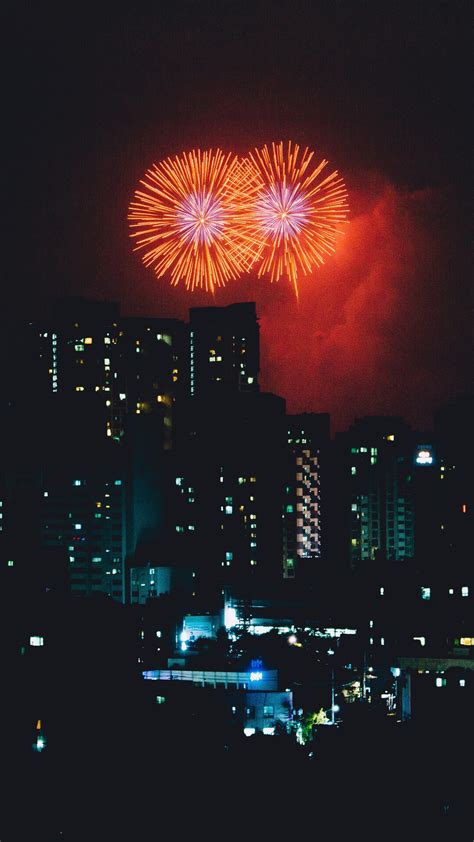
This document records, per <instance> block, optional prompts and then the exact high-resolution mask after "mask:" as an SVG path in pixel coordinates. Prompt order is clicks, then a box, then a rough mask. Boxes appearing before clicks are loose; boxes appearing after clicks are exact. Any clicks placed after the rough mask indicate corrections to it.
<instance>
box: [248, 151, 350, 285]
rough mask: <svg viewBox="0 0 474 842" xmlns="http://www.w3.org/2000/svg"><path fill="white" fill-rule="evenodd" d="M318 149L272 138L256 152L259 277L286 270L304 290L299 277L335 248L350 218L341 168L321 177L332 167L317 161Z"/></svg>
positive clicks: (253, 224)
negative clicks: (275, 140)
mask: <svg viewBox="0 0 474 842" xmlns="http://www.w3.org/2000/svg"><path fill="white" fill-rule="evenodd" d="M313 155H314V153H313V152H310V151H309V149H308V148H306V149H305V150H304V152H303V153H302V154H300V148H299V146H298V145H297V144H292V142H291V141H289V142H288V144H287V145H286V147H284V145H283V143H282V142H280V143H278V144H275V143H272V147H271V149H269V148H268V146H266V145H265V146H264V147H263V149H260V150H259V149H256V150H255V154H253V153H250V160H251V162H252V164H253V167H254V176H253V181H254V183H255V184H256V185H258V188H257V194H256V198H255V200H254V202H253V204H252V210H251V213H250V217H249V234H252V235H253V238H254V240H255V241H256V242H257V243H262V241H263V245H260V247H259V257H260V265H259V269H258V277H259V278H260V277H261V276H262V275H263V274H268V275H270V279H271V281H278V280H279V278H280V277H281V276H282V275H286V277H288V279H289V280H290V281H291V283H292V284H293V286H294V288H295V292H296V295H298V285H297V277H298V274H299V273H301V274H303V275H307V274H308V273H310V272H311V271H312V270H313V269H314V268H315V267H318V266H321V265H322V264H323V263H324V258H325V257H326V256H327V255H330V254H332V253H333V252H334V251H335V248H334V245H335V242H336V239H337V236H338V234H339V233H340V225H341V223H343V222H344V221H345V219H346V215H347V211H348V204H347V191H346V188H345V186H344V182H343V180H342V178H340V177H339V175H338V173H337V171H334V172H332V173H331V174H330V175H327V176H325V177H321V174H322V172H323V170H324V169H325V167H326V166H327V163H328V162H327V161H326V160H322V161H320V163H319V164H317V165H312V163H311V162H312V159H313Z"/></svg>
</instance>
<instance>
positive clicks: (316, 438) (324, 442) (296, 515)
mask: <svg viewBox="0 0 474 842" xmlns="http://www.w3.org/2000/svg"><path fill="white" fill-rule="evenodd" d="M286 422H287V435H288V473H287V481H286V487H285V506H284V556H283V567H284V575H285V577H287V578H293V577H294V576H295V574H296V569H297V566H298V562H301V561H302V560H303V559H316V558H320V557H321V555H322V551H323V514H322V504H321V494H322V489H321V485H322V479H321V478H322V472H323V470H324V462H325V460H326V457H327V449H328V445H329V415H328V414H326V413H321V414H311V413H303V414H301V415H288V416H287V418H286Z"/></svg>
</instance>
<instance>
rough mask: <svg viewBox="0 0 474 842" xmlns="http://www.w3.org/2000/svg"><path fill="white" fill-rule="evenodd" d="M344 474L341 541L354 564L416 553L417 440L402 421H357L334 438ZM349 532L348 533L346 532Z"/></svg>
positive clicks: (377, 418)
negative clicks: (414, 484) (414, 441)
mask: <svg viewBox="0 0 474 842" xmlns="http://www.w3.org/2000/svg"><path fill="white" fill-rule="evenodd" d="M336 448H337V451H338V461H339V469H340V472H341V480H342V477H344V478H345V479H344V481H343V482H342V483H341V489H343V494H342V497H341V501H343V502H342V507H341V508H343V510H342V511H340V516H341V521H340V522H341V527H342V528H341V532H340V535H341V538H342V537H343V540H344V544H345V547H344V548H343V549H342V551H343V553H344V555H346V552H347V541H349V557H350V565H351V567H353V568H358V567H359V566H360V565H361V563H364V562H368V561H371V560H375V559H387V560H395V561H399V560H402V559H405V558H412V557H413V556H414V554H415V511H414V486H413V470H414V465H413V450H414V448H413V438H412V434H411V431H410V429H409V427H408V426H407V424H405V422H403V421H402V420H401V419H400V418H393V417H379V416H369V417H366V418H361V419H357V420H356V421H355V423H354V424H353V425H352V427H351V428H350V430H349V431H348V432H347V433H343V434H340V435H338V436H337V437H336ZM344 526H345V527H346V530H344V528H343V527H344Z"/></svg>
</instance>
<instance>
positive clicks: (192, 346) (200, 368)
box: [189, 302, 259, 397]
mask: <svg viewBox="0 0 474 842" xmlns="http://www.w3.org/2000/svg"><path fill="white" fill-rule="evenodd" d="M189 353H190V381H189V382H190V393H191V395H192V396H197V397H203V396H204V395H206V394H208V393H209V391H215V390H216V389H219V391H220V393H222V394H223V393H224V392H225V391H228V390H230V391H235V390H237V391H241V392H244V391H245V392H252V391H258V374H259V325H258V321H257V314H256V308H255V303H254V302H246V303H243V304H230V305H229V306H228V307H199V308H192V309H191V310H190V322H189Z"/></svg>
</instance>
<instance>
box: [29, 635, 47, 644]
mask: <svg viewBox="0 0 474 842" xmlns="http://www.w3.org/2000/svg"><path fill="white" fill-rule="evenodd" d="M30 646H44V637H38V636H37V635H33V636H32V637H30Z"/></svg>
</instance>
